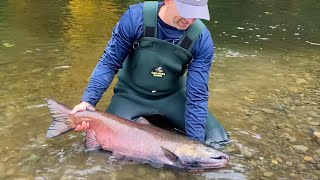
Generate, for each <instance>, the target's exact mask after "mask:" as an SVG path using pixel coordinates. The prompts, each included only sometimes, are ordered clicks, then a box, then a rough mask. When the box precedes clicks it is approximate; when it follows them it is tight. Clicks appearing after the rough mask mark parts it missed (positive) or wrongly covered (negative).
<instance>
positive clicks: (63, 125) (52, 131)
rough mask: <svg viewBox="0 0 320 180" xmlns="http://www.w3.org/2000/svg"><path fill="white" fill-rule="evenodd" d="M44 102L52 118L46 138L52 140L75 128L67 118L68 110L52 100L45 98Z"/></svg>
mask: <svg viewBox="0 0 320 180" xmlns="http://www.w3.org/2000/svg"><path fill="white" fill-rule="evenodd" d="M45 100H46V102H47V105H48V108H49V110H50V112H51V116H52V122H51V125H50V127H49V128H48V131H47V135H46V137H47V138H54V137H56V136H59V135H61V134H64V133H66V132H68V131H71V130H73V129H74V128H75V127H76V126H75V124H74V123H73V122H72V120H71V119H70V118H69V112H70V108H68V107H66V106H65V105H63V104H60V103H58V102H56V101H54V100H52V99H47V98H46V99H45Z"/></svg>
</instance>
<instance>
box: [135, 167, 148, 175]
mask: <svg viewBox="0 0 320 180" xmlns="http://www.w3.org/2000/svg"><path fill="white" fill-rule="evenodd" d="M146 173H147V171H146V169H145V168H142V167H139V168H138V169H137V174H138V175H139V176H144V175H145V174H146Z"/></svg>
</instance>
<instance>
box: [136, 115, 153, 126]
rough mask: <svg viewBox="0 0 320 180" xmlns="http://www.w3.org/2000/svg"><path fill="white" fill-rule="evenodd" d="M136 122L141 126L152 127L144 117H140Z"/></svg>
mask: <svg viewBox="0 0 320 180" xmlns="http://www.w3.org/2000/svg"><path fill="white" fill-rule="evenodd" d="M136 122H137V123H141V124H148V125H151V123H150V122H149V121H148V120H147V119H146V118H144V117H142V116H140V117H139V118H138V120H137V121H136Z"/></svg>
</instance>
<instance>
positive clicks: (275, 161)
mask: <svg viewBox="0 0 320 180" xmlns="http://www.w3.org/2000/svg"><path fill="white" fill-rule="evenodd" d="M271 163H272V164H279V163H278V161H277V160H274V159H273V160H272V161H271Z"/></svg>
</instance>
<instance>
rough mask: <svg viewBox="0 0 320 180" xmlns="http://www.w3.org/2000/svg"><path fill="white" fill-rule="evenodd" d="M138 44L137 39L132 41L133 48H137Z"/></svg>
mask: <svg viewBox="0 0 320 180" xmlns="http://www.w3.org/2000/svg"><path fill="white" fill-rule="evenodd" d="M139 46H140V43H139V42H138V41H135V42H133V45H132V47H133V49H137V48H138V47H139Z"/></svg>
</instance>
